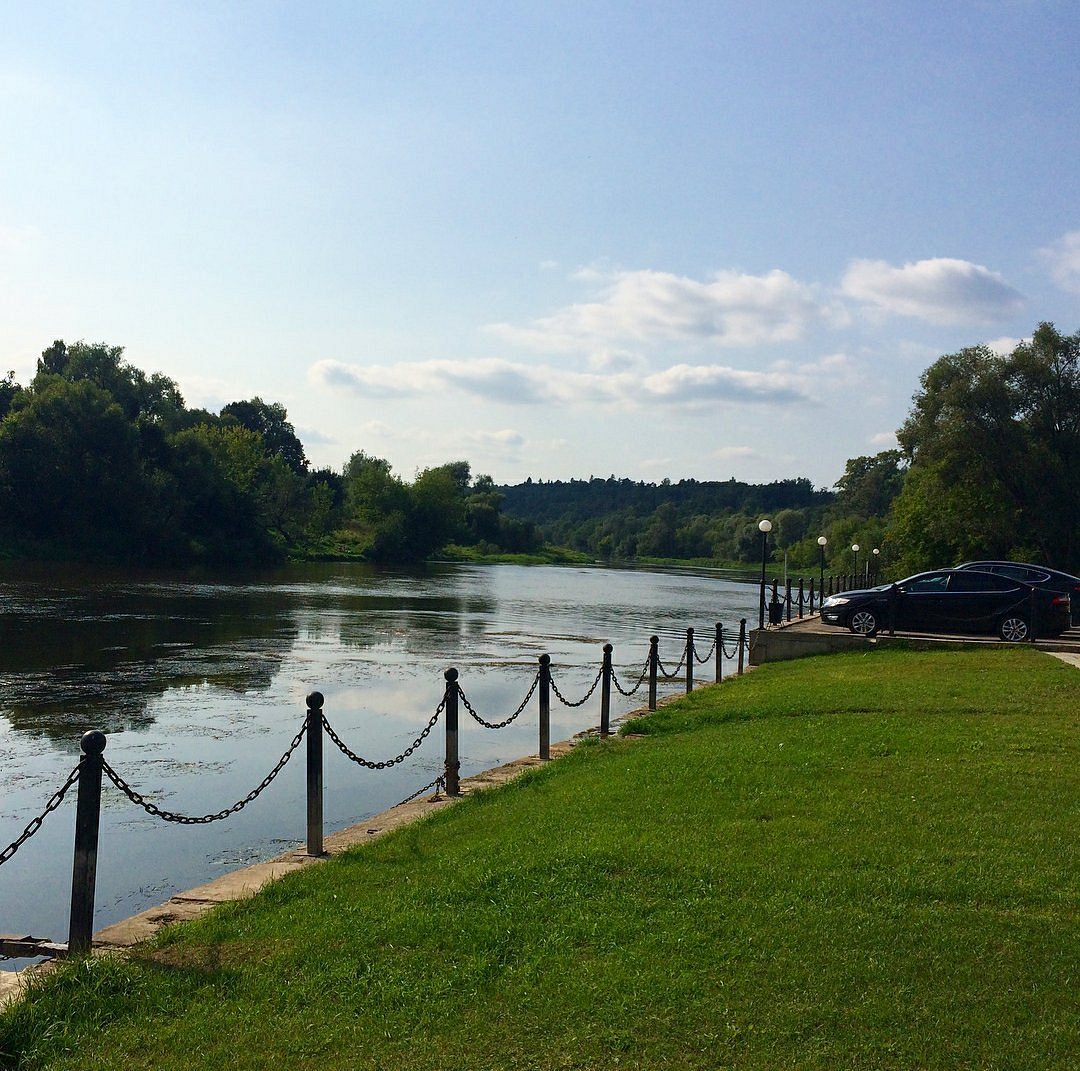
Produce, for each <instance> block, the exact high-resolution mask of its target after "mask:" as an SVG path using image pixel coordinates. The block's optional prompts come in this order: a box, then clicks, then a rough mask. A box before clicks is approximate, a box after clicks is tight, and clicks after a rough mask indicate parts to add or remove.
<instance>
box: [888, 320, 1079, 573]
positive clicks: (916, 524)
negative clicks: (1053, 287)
mask: <svg viewBox="0 0 1080 1071" xmlns="http://www.w3.org/2000/svg"><path fill="white" fill-rule="evenodd" d="M897 439H898V440H899V442H900V446H901V449H902V451H903V455H904V458H905V459H906V460H907V461H909V462H910V464H911V471H909V473H908V475H907V478H906V479H905V482H904V488H903V490H902V491H901V493H900V495H899V496H898V498H897V499H896V500H895V502H894V513H895V517H896V523H895V526H894V528H895V534H896V536H897V539H898V541H899V542H900V545H901V549H902V550H903V560H904V561H905V562H906V563H908V564H909V565H914V566H916V567H919V568H921V567H931V566H937V565H941V564H943V561H942V558H944V559H945V560H946V561H948V560H951V559H955V558H960V557H967V556H976V557H989V556H992V555H995V554H996V555H1001V556H1006V555H1008V556H1019V554H1020V553H1024V554H1025V555H1027V556H1031V555H1035V556H1037V557H1038V558H1040V559H1041V560H1042V561H1043V562H1044V563H1045V564H1047V565H1049V566H1052V567H1056V568H1060V569H1064V570H1065V571H1068V572H1075V571H1076V569H1077V566H1078V565H1080V560H1078V559H1080V334H1076V335H1070V336H1063V335H1061V334H1060V333H1059V332H1058V331H1057V330H1056V329H1055V328H1054V326H1053V324H1048V323H1043V324H1040V325H1039V327H1038V328H1037V329H1036V331H1035V332H1034V335H1033V337H1032V340H1031V342H1029V343H1022V344H1021V345H1019V346H1017V347H1016V349H1015V350H1014V351H1013V352H1012V354H1010V355H1009V356H1008V357H1000V356H998V355H997V354H995V353H993V352H991V351H990V350H989V349H987V348H986V347H984V346H976V347H970V348H968V349H964V350H961V351H960V352H959V353H956V354H950V355H947V356H944V357H942V358H940V359H939V360H938V361H936V362H935V363H934V364H933V365H931V367H930V368H928V369H927V371H926V372H925V373H923V376H922V379H921V390H920V391H919V392H918V393H917V394H916V395H915V398H914V404H913V407H912V411H911V413H910V415H909V416H908V419H907V420H906V421H905V423H904V424H903V426H902V427H901V428H900V430H899V431H898V432H897ZM919 531H925V532H928V533H935V534H934V536H933V538H932V539H929V541H928V540H926V539H920V537H919V535H918V532H919ZM920 548H921V549H920ZM931 553H933V554H934V555H935V557H934V558H932V559H931V558H930V557H929V555H930V554H931Z"/></svg>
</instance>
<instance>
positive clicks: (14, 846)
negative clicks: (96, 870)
mask: <svg viewBox="0 0 1080 1071" xmlns="http://www.w3.org/2000/svg"><path fill="white" fill-rule="evenodd" d="M81 769H82V761H81V760H80V761H79V763H78V764H77V765H76V767H75V769H74V770H72V771H71V773H70V774H68V779H67V780H66V781H65V782H64V783H63V784H62V785H61V786H60V787H59V788H58V789H57V790H56V791H55V792H54V793H53V796H52V799H51V800H49V802H48V803H46V804H45V810H44V811H42V812H41V814H39V815H38V816H37V818H35V819H34V820H33V821H32V822H31V823H30V824H29V825H28V826H27V827H26V828H25V829H24V830H23V831H22V833H20V834H19V836H18V837H16V838H15V840H13V841H12V842H11V843H10V844H9V845H8V846H7V847H6V848H5V849H4V850H3V851H2V852H0V866H3V865H4V863H6V862H7V861H8V860H9V859H10V858H11V857H12V856H13V855H14V854H15V853H16V852H17V851H18V850H19V849H20V848H21V847H22V846H23V845H24V844H25V843H26V842H27V841H28V840H29V839H30V838H31V837H32V836H33V835H34V834H35V833H36V832H37V831H38V830H39V829H40V828H41V825H42V823H43V822H44V821H45V819H46V818H47V817H48V816H49V815H50V814H51V813H52V812H53V811H55V810H56V808H57V807H59V806H60V804H61V803H62V802H63V799H64V797H65V796H66V795H67V792H68V789H69V788H71V786H72V785H73V784H75V782H76V781H78V780H79V771H80V770H81Z"/></svg>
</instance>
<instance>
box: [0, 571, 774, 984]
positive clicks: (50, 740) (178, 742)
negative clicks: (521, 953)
mask: <svg viewBox="0 0 1080 1071" xmlns="http://www.w3.org/2000/svg"><path fill="white" fill-rule="evenodd" d="M756 609H757V588H756V586H753V585H748V584H739V583H735V582H732V581H728V580H723V579H719V578H717V577H713V576H698V575H691V574H685V573H650V572H639V571H622V570H610V569H599V568H595V569H591V568H569V567H544V566H532V567H519V566H509V565H507V566H433V567H430V568H428V569H426V570H424V571H423V572H422V573H416V572H413V573H403V572H402V573H393V572H376V571H374V570H372V569H369V568H366V567H364V566H357V565H342V564H328V565H306V566H301V567H294V568H289V569H286V570H282V571H279V572H275V573H274V574H272V575H266V574H260V575H259V576H249V577H242V576H233V577H230V578H228V579H225V580H222V579H219V578H214V579H192V578H190V577H180V576H165V575H160V574H154V575H145V576H133V575H132V574H131V573H123V574H119V573H118V574H115V575H107V574H102V573H101V572H96V573H93V574H91V573H88V572H85V571H74V570H65V569H57V568H53V569H49V570H40V571H28V570H27V569H26V568H25V567H22V568H21V569H18V570H15V569H12V568H11V567H6V568H5V569H4V570H2V571H0V748H2V754H3V760H2V765H0V786H2V787H0V848H3V847H4V846H6V845H7V844H9V843H11V842H12V841H13V840H15V838H16V837H17V836H18V835H19V834H20V833H21V832H22V830H23V829H24V828H25V826H26V825H27V823H28V822H30V821H31V820H32V819H33V818H34V817H35V816H36V815H38V814H40V813H41V811H42V810H43V807H44V804H45V803H46V802H47V801H48V799H49V798H50V796H51V795H52V794H53V792H54V791H55V790H56V788H58V787H59V786H60V785H61V784H62V783H63V781H64V779H65V778H66V777H67V775H68V773H70V771H71V770H72V768H73V767H74V765H75V764H76V763H77V761H78V758H79V745H78V741H79V737H80V736H81V735H82V733H83V732H84V731H86V730H87V729H89V728H96V729H101V730H102V731H104V732H105V733H106V734H107V735H108V745H107V748H106V752H105V757H106V758H107V759H108V760H109V762H110V763H111V765H112V766H113V767H114V769H116V770H117V772H118V773H119V774H120V775H121V776H122V777H124V778H125V779H126V780H127V781H129V782H130V783H131V784H132V786H133V787H134V788H136V789H137V791H139V792H140V793H142V794H143V795H144V796H146V797H147V798H148V799H150V800H152V801H153V802H154V803H156V804H157V805H158V806H159V807H161V808H163V809H166V810H171V811H177V812H180V813H184V814H192V815H202V814H207V813H213V812H216V811H219V810H222V809H224V808H227V807H230V806H231V805H232V804H233V803H234V802H235V801H236V800H238V799H240V798H242V797H243V796H245V795H246V794H247V793H248V791H249V790H250V789H252V788H254V787H255V786H256V785H257V784H259V782H260V781H261V780H262V778H263V777H264V775H265V774H266V773H267V772H268V771H269V770H270V769H271V768H272V767H273V766H274V764H275V763H276V762H277V760H278V758H279V757H280V756H281V754H282V752H283V751H284V750H285V749H286V747H287V746H288V745H289V742H290V741H291V740H292V738H293V736H294V735H295V733H296V732H297V730H298V729H299V728H300V725H301V723H302V720H303V717H304V711H305V703H304V698H305V696H306V695H307V694H308V693H309V692H311V691H312V690H315V689H317V690H319V691H321V692H322V693H323V694H324V696H325V697H326V703H325V708H324V709H325V712H326V715H327V717H328V719H329V721H330V723H331V724H332V725H333V726H334V728H335V729H336V730H337V732H338V733H339V735H341V736H342V737H343V739H344V740H345V742H346V744H348V746H349V747H351V748H352V750H353V751H355V752H357V753H358V754H360V755H361V756H363V757H364V758H367V759H371V760H374V761H379V760H384V759H388V758H392V757H394V756H396V755H398V754H400V753H401V752H402V751H404V750H405V748H407V747H408V746H409V745H410V744H411V743H412V742H413V741H414V740H415V739H416V737H417V736H418V735H419V733H420V731H421V730H422V729H423V728H424V726H425V725H426V724H427V723H428V721H429V719H430V718H431V715H432V714H433V713H434V712H435V709H436V707H437V706H438V704H439V701H440V699H441V698H442V694H443V687H444V681H443V671H444V670H445V669H446V668H448V667H450V666H455V667H457V668H458V670H459V672H460V683H461V686H462V688H463V690H464V692H465V694H466V696H467V697H468V698H469V701H470V702H471V703H472V705H473V707H474V708H475V709H476V711H477V713H478V714H480V716H481V717H483V718H485V719H486V720H487V721H490V722H497V721H501V720H503V719H504V718H505V717H507V716H508V715H509V714H510V713H512V712H513V711H514V709H516V707H517V706H518V704H519V703H520V701H521V700H522V699H523V698H524V696H525V694H526V692H527V691H528V689H529V686H530V685H531V683H532V680H533V677H534V675H535V673H536V668H537V659H538V657H539V656H540V655H541V654H544V653H547V654H549V655H550V656H551V659H552V666H553V675H554V679H555V683H556V684H557V686H558V687H559V689H560V691H561V692H562V694H563V695H564V696H565V697H566V698H567V699H568V700H571V701H574V700H577V699H580V698H581V697H582V696H583V695H584V694H585V692H586V690H587V689H588V687H589V686H590V685H591V684H592V682H593V680H594V679H595V677H596V673H597V671H598V669H599V666H600V659H601V656H602V648H603V644H605V643H611V644H613V645H614V649H615V650H614V656H613V657H614V663H615V669H616V673H617V674H618V675H619V678H620V680H621V681H622V682H623V684H624V686H628V685H631V684H632V683H633V682H634V681H636V680H637V678H638V676H639V675H640V673H641V670H642V668H643V666H644V663H645V659H646V656H647V653H648V641H649V636H650V635H651V634H653V633H655V634H657V635H659V636H660V640H661V642H660V655H661V659H662V660H663V661H664V662H665V664H667V665H668V666H670V667H674V666H675V665H676V664H678V662H679V661H680V658H681V650H682V647H683V645H684V644H685V639H686V629H687V627H693V628H694V629H695V631H696V633H697V635H698V637H699V641H700V642H699V647H700V649H701V651H702V653H704V651H705V650H706V649H707V648H708V647H709V645H710V644H711V643H712V638H713V633H714V629H713V626H714V624H715V623H716V622H717V621H720V622H723V623H724V625H725V628H730V629H732V630H734V629H737V627H738V622H739V619H740V618H741V617H746V618H750V619H752V618H753V617H754V615H755V613H756ZM712 672H713V668H712V666H711V664H710V665H706V666H699V667H697V670H696V673H697V675H698V678H699V679H700V680H711V679H712ZM726 672H727V668H725V673H726ZM679 687H680V685H678V684H674V683H670V682H669V683H667V684H666V685H662V686H661V694H664V693H666V692H670V691H675V690H677V689H678V688H679ZM613 692H615V690H614V689H613ZM645 698H646V696H645V693H644V690H642V691H641V692H639V693H638V695H637V696H636V697H635V698H634V699H632V700H627V699H624V698H623V697H621V696H620V695H618V694H617V692H615V694H613V696H612V704H613V714H618V713H624V712H625V711H627V710H629V709H632V708H635V707H638V706H640V705H642V704H643V703H644V701H645ZM599 717H600V706H599V689H597V691H596V693H595V694H594V696H593V698H592V699H590V700H589V702H588V703H586V704H585V705H584V706H582V707H578V708H568V707H566V706H564V705H563V704H562V703H560V702H558V701H557V699H556V698H555V697H554V696H553V697H552V710H551V718H552V724H551V739H552V740H553V741H554V740H561V739H566V738H567V737H569V736H571V735H573V734H574V733H575V732H577V731H579V730H581V729H584V728H588V727H590V726H594V725H596V724H598V722H599ZM460 725H461V737H460V754H461V773H462V776H468V775H470V774H473V773H477V772H479V771H480V770H484V769H488V768H490V767H492V766H495V765H498V764H499V763H502V762H505V761H508V760H510V759H513V758H517V757H519V756H521V755H526V754H535V753H536V750H537V716H536V699H535V697H534V699H533V700H532V701H531V702H530V704H529V707H528V708H527V709H526V711H525V712H524V713H523V714H522V715H521V717H520V718H518V719H517V721H515V722H514V723H513V724H512V725H511V726H510V727H508V728H506V729H502V730H499V731H493V730H488V729H485V728H483V727H482V726H480V725H478V724H477V723H476V722H475V721H473V719H472V718H471V717H469V716H468V714H467V713H466V712H465V711H464V710H462V712H461V720H460ZM443 746H444V740H443V731H442V722H441V721H440V723H439V724H438V725H437V726H436V728H435V730H434V731H433V732H432V734H431V735H430V736H429V737H428V738H427V740H426V741H425V742H424V744H423V745H422V746H421V747H419V748H418V749H417V750H416V752H415V753H414V754H413V755H412V756H411V757H410V759H409V760H407V761H406V762H404V763H402V764H401V765H399V766H395V767H393V768H392V769H390V770H384V771H379V772H372V771H368V770H365V769H361V768H359V767H357V766H355V765H353V764H351V763H349V762H348V761H347V760H346V759H345V758H344V757H342V756H341V755H340V753H339V752H338V751H337V749H336V748H334V747H333V745H332V744H330V742H329V741H327V742H326V745H325V756H326V768H325V777H324V781H325V816H326V830H327V832H330V831H332V830H335V829H341V828H343V827H345V826H347V825H350V824H352V823H354V822H358V821H362V820H363V819H365V818H367V817H370V816H371V815H374V814H377V813H379V812H380V811H382V810H385V809H386V808H388V807H391V806H393V805H394V804H396V803H398V802H399V801H400V800H401V799H403V798H405V797H406V796H409V795H411V794H412V793H413V792H415V791H416V790H417V789H419V788H421V787H422V786H424V785H426V784H428V783H429V782H431V781H432V780H434V778H435V777H437V776H438V775H439V774H440V773H441V772H442V758H443ZM303 762H304V756H303V748H302V747H301V748H300V749H299V751H298V752H297V754H296V756H295V757H294V759H293V760H292V761H291V762H290V763H289V765H288V766H286V767H285V769H284V770H283V771H282V773H281V774H280V776H279V777H278V779H277V780H276V781H275V782H274V783H273V784H272V785H271V786H270V787H269V788H268V789H267V790H266V792H265V793H264V794H263V795H261V796H260V797H259V798H258V799H256V800H255V801H254V802H253V803H251V804H250V805H248V807H247V808H246V809H245V810H243V811H242V812H240V813H239V814H236V815H233V816H232V817H230V818H228V819H226V820H225V821H221V822H215V823H214V824H212V825H208V826H180V825H176V824H172V823H169V824H166V823H163V822H161V821H160V820H157V819H154V818H152V817H151V816H149V815H147V814H146V813H145V812H144V811H143V810H142V809H140V808H138V807H136V806H135V805H133V804H131V803H130V802H129V801H128V800H127V799H126V798H125V797H123V796H121V795H120V794H119V793H118V792H117V791H116V790H115V789H114V788H113V787H112V786H111V784H109V783H108V782H107V781H106V783H105V786H104V798H103V814H102V829H101V843H100V847H99V859H98V885H97V913H96V916H95V928H98V927H101V926H104V925H108V924H109V923H111V922H115V921H117V920H119V919H122V918H125V917H127V916H128V915H131V914H134V913H135V912H137V911H140V910H142V909H143V908H146V907H149V906H152V905H154V904H158V903H161V902H163V901H164V900H166V899H168V897H169V896H171V895H172V894H173V893H175V892H178V891H181V890H184V889H187V888H191V887H192V886H194V885H198V884H201V883H202V882H205V881H207V880H209V879H211V878H213V877H216V876H217V875H219V874H220V873H222V872H223V871H224V870H226V869H228V868H235V867H237V866H241V865H245V864H247V863H250V862H254V861H257V860H260V859H265V858H269V857H271V856H273V855H277V854H279V853H280V852H282V851H285V850H287V849H288V848H291V847H294V846H297V845H299V844H301V843H302V842H303V840H304V836H305V813H306V812H305V802H304V765H303ZM74 795H75V794H74V791H72V792H71V793H70V794H69V796H68V797H67V798H66V799H65V800H64V802H63V804H62V805H61V806H60V808H59V809H58V810H57V811H56V812H54V813H53V814H51V815H50V816H49V817H48V818H47V819H46V821H45V824H44V825H43V826H42V828H41V829H40V830H39V831H38V833H37V834H36V835H35V836H34V837H33V838H32V839H31V840H30V841H28V842H27V843H26V844H25V845H24V846H23V847H22V848H21V849H20V850H19V852H18V853H17V854H16V855H15V856H14V857H13V858H12V859H11V860H9V861H8V862H7V863H6V864H4V865H3V866H2V867H0V932H3V933H18V934H29V933H32V934H34V935H35V936H37V937H50V938H53V939H55V940H65V939H66V937H67V925H68V910H69V895H70V885H71V847H72V837H73V821H74V803H75V800H74ZM14 965H15V963H14V961H9V962H7V963H6V964H5V963H3V962H0V968H2V967H4V966H7V967H11V966H14Z"/></svg>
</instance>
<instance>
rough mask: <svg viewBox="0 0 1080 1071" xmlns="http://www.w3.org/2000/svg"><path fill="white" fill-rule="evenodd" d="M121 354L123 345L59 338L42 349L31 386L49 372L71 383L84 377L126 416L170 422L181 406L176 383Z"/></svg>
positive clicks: (42, 382) (36, 387) (35, 385)
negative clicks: (110, 399) (132, 362)
mask: <svg viewBox="0 0 1080 1071" xmlns="http://www.w3.org/2000/svg"><path fill="white" fill-rule="evenodd" d="M123 357H124V347H123V346H110V345H108V344H107V343H104V342H96V343H88V342H76V343H73V344H72V345H71V346H67V345H65V344H64V342H63V340H62V339H58V340H57V341H56V342H54V343H53V344H52V345H51V346H50V347H49V348H48V349H47V350H44V351H43V352H42V354H41V357H40V358H39V360H38V364H37V374H36V375H35V377H34V381H33V383H32V384H31V387H32V389H35V390H36V389H38V387H39V386H41V385H43V384H44V383H45V382H46V381H47V380H48V378H49V377H50V376H59V377H60V378H62V379H66V380H67V381H68V382H70V383H78V382H81V381H83V380H86V381H89V382H90V383H93V384H95V385H96V386H98V387H100V388H101V389H102V390H104V391H107V392H108V393H109V394H111V395H112V397H113V400H114V401H115V402H116V404H117V405H119V406H120V408H121V410H122V411H123V413H124V415H125V416H126V417H127V418H128V420H130V421H132V422H134V421H137V420H139V419H140V418H142V419H144V420H150V421H158V422H164V423H166V424H169V423H170V421H172V420H173V419H175V418H176V417H177V415H178V414H179V413H180V412H181V411H182V410H183V408H184V399H183V397H182V396H181V394H180V391H179V389H178V388H177V386H176V384H175V383H174V382H173V381H172V380H171V379H169V377H168V376H164V375H161V374H160V373H158V372H155V373H154V374H153V375H152V376H147V375H146V373H145V372H143V371H142V370H141V369H139V368H135V367H134V366H132V365H130V364H128V363H127V362H126V361H124V359H123Z"/></svg>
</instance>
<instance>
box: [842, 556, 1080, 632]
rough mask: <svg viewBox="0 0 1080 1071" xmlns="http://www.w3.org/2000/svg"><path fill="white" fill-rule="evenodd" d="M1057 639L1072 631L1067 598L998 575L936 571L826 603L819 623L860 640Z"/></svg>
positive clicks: (959, 570)
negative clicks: (897, 636) (948, 635)
mask: <svg viewBox="0 0 1080 1071" xmlns="http://www.w3.org/2000/svg"><path fill="white" fill-rule="evenodd" d="M1033 607H1034V611H1035V622H1034V623H1035V635H1036V636H1043V637H1046V636H1059V635H1060V634H1061V633H1062V632H1064V631H1065V629H1067V628H1068V627H1069V597H1068V596H1067V595H1062V594H1061V593H1060V592H1057V591H1051V590H1049V589H1047V588H1045V587H1042V588H1039V587H1032V586H1031V585H1030V584H1025V583H1023V582H1022V581H1019V580H1015V579H1013V578H1012V577H1009V576H1001V575H999V574H997V573H984V572H980V571H978V570H975V569H938V570H936V571H934V572H930V573H918V574H916V575H915V576H909V577H908V578H907V579H906V580H900V581H898V582H897V583H896V584H883V585H882V586H881V587H876V588H869V589H867V590H864V591H844V592H841V593H840V594H839V595H833V596H832V597H831V598H828V599H826V600H825V602H824V603H823V604H822V607H821V620H822V621H824V622H825V623H826V624H828V625H838V626H840V627H841V628H849V629H851V631H852V632H856V633H858V634H859V635H861V636H873V635H875V634H876V633H877V631H878V630H879V629H882V628H889V627H890V624H891V625H893V626H894V627H895V628H898V629H902V630H905V631H913V632H990V633H995V632H996V633H997V634H998V635H999V636H1000V637H1001V638H1002V639H1003V640H1009V641H1019V640H1027V639H1030V638H1031V624H1032V609H1033Z"/></svg>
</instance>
